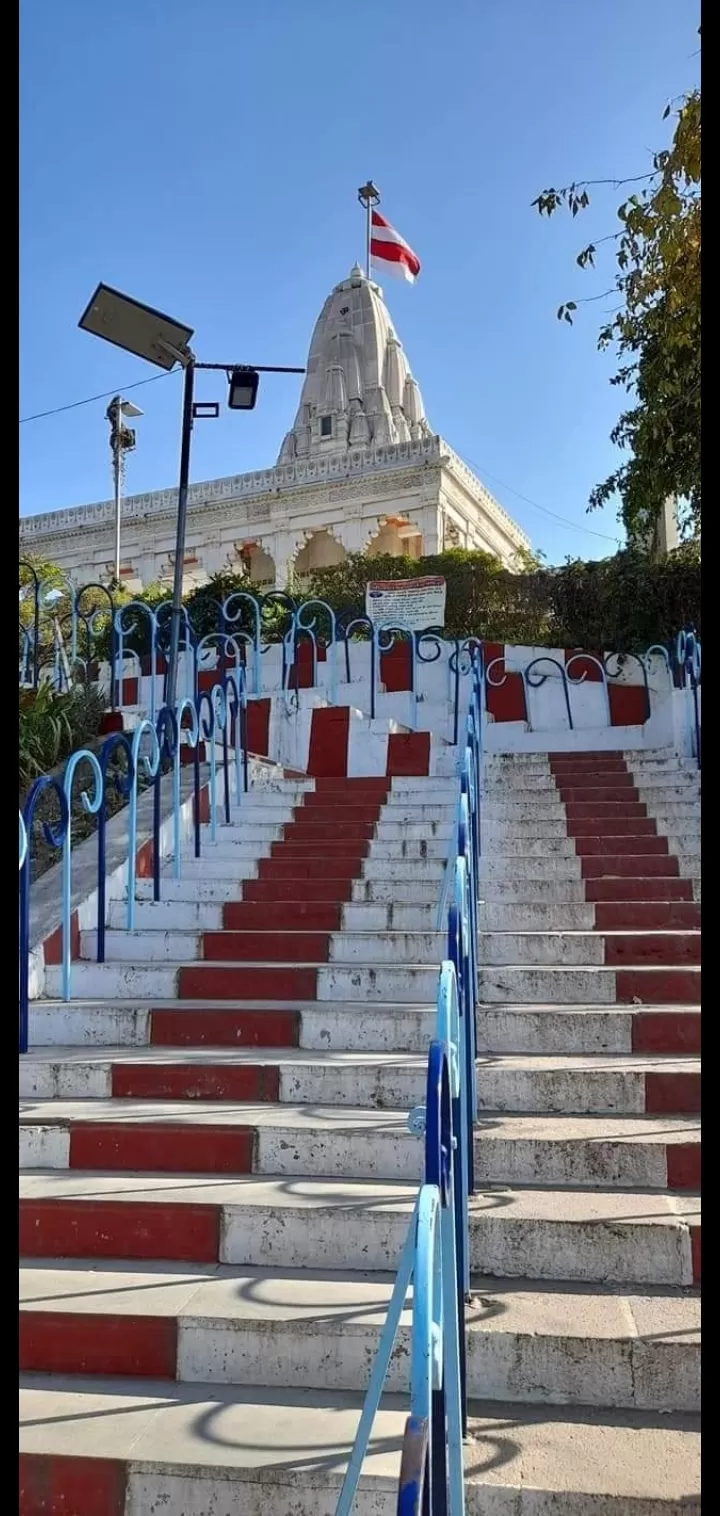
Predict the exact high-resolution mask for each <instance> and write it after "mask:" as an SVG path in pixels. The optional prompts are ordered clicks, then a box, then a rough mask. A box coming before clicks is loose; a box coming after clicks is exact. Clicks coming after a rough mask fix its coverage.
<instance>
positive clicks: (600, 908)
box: [595, 900, 700, 932]
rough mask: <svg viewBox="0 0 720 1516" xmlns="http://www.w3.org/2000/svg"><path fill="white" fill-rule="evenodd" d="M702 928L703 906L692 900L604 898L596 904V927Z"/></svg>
mask: <svg viewBox="0 0 720 1516" xmlns="http://www.w3.org/2000/svg"><path fill="white" fill-rule="evenodd" d="M623 927H625V928H627V930H628V931H642V930H643V929H645V930H646V931H650V932H652V931H661V930H662V928H663V927H670V928H671V929H675V930H677V929H681V928H683V927H685V928H688V929H692V928H695V929H699V927H700V906H699V905H696V904H695V902H694V901H690V900H637V901H630V900H623V901H618V902H617V903H614V902H613V901H601V902H600V903H599V904H597V905H596V906H595V929H596V931H600V932H602V931H606V932H613V931H622V929H623Z"/></svg>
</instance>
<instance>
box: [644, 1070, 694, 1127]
mask: <svg viewBox="0 0 720 1516" xmlns="http://www.w3.org/2000/svg"><path fill="white" fill-rule="evenodd" d="M645 1110H646V1112H647V1114H648V1116H696V1115H698V1113H699V1111H700V1075H699V1074H694V1073H686V1074H685V1073H683V1074H680V1073H667V1074H664V1073H662V1071H658V1072H653V1073H648V1074H646V1075H645Z"/></svg>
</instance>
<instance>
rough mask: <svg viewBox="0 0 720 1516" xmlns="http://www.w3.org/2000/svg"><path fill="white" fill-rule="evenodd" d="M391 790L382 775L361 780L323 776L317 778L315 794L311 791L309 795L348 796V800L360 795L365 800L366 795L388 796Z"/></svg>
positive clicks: (371, 775) (369, 776)
mask: <svg viewBox="0 0 720 1516" xmlns="http://www.w3.org/2000/svg"><path fill="white" fill-rule="evenodd" d="M389 790H390V785H389V784H388V781H387V778H386V777H385V776H384V775H382V774H370V775H368V776H367V778H361V779H348V778H344V779H343V778H341V777H339V776H337V775H327V774H323V775H320V776H319V777H318V778H316V780H315V790H314V792H313V791H312V790H310V791H308V793H309V794H312V793H315V794H316V795H322V794H325V795H328V794H337V795H347V797H348V799H350V798H352V797H353V796H358V795H359V796H360V798H361V799H363V800H364V799H365V797H366V795H387V794H388V792H389Z"/></svg>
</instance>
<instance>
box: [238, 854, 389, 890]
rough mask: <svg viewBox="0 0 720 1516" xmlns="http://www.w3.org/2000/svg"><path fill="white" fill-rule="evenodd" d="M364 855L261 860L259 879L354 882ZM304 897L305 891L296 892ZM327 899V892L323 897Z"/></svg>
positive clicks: (299, 856)
mask: <svg viewBox="0 0 720 1516" xmlns="http://www.w3.org/2000/svg"><path fill="white" fill-rule="evenodd" d="M363 857H364V854H363V855H362V856H361V857H359V858H358V857H357V856H356V857H355V858H347V857H345V856H344V855H343V856H341V857H339V858H338V857H335V856H333V855H331V854H330V853H328V854H326V856H325V857H324V858H317V857H315V858H313V857H310V858H308V856H307V854H303V853H296V854H295V855H294V856H293V857H284V858H261V859H260V861H259V863H258V878H259V879H273V880H275V879H296V880H298V881H299V880H303V879H314V880H318V879H324V880H325V881H334V880H336V879H347V880H350V882H351V883H352V881H353V880H354V879H358V878H359V877H360V873H361V870H362V863H363ZM296 893H297V894H298V895H300V896H302V895H303V894H304V890H302V889H299V890H297V892H296ZM322 898H323V899H327V892H326V894H325V895H324V896H323V897H322Z"/></svg>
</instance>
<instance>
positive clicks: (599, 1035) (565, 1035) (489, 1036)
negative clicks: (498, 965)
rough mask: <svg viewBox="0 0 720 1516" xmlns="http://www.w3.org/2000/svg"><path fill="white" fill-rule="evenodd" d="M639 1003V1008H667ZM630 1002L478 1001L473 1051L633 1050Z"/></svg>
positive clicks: (678, 1010)
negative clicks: (640, 1004) (475, 1041)
mask: <svg viewBox="0 0 720 1516" xmlns="http://www.w3.org/2000/svg"><path fill="white" fill-rule="evenodd" d="M667 1009H668V1007H667V1006H652V1005H644V1006H643V1007H642V1010H643V1012H648V1013H650V1014H651V1013H652V1012H653V1011H658V1010H659V1011H667ZM698 1010H699V1007H698V1006H689V1007H682V1006H673V1007H672V1011H673V1014H674V1015H682V1014H683V1013H686V1014H697V1012H698ZM635 1014H636V1011H635V1008H634V1007H633V1006H599V1005H597V1004H595V1005H582V1004H575V1005H573V1004H566V1005H557V1004H555V1003H549V1002H545V1003H542V1002H538V1003H537V1004H535V1005H527V1004H526V1005H518V1004H512V1003H508V1004H507V1005H497V1004H496V1005H483V1006H481V1007H480V1009H479V1010H478V1015H477V1038H478V1044H477V1045H478V1051H479V1052H480V1053H491V1054H492V1055H493V1056H497V1055H499V1054H505V1053H523V1054H525V1053H529V1054H533V1055H534V1054H549V1055H550V1056H556V1055H557V1056H562V1055H564V1054H573V1053H582V1054H593V1053H621V1054H630V1053H631V1052H632V1050H633V1021H634V1018H635Z"/></svg>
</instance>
